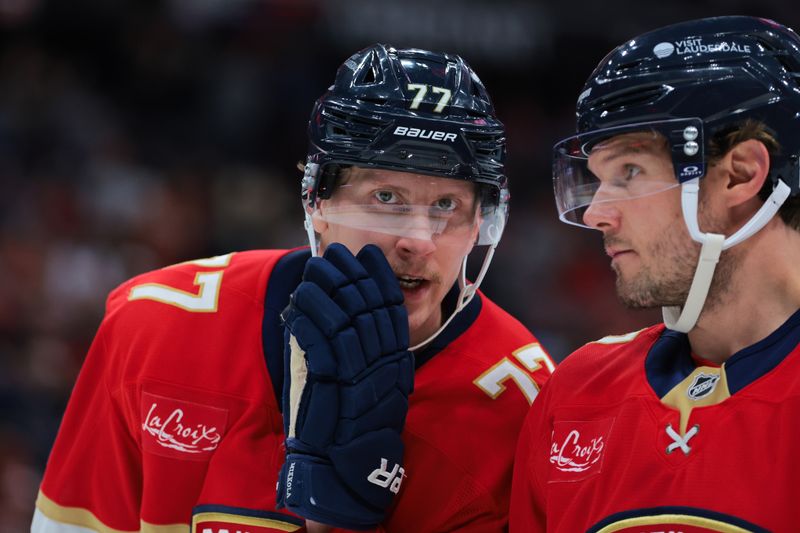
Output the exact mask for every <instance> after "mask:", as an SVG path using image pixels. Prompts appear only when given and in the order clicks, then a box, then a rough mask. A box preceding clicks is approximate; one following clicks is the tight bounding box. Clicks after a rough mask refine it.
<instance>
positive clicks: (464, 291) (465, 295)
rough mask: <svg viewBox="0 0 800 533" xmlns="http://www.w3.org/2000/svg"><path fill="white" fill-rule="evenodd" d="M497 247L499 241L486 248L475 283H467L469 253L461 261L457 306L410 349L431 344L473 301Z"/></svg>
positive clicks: (413, 349)
mask: <svg viewBox="0 0 800 533" xmlns="http://www.w3.org/2000/svg"><path fill="white" fill-rule="evenodd" d="M495 248H497V243H494V244H490V245H489V249H488V250H486V255H485V256H484V257H483V265H481V270H480V272H478V277H477V278H475V282H474V283H467V257H469V254H467V256H466V257H464V260H463V261H461V272H460V273H459V275H458V302H457V303H456V308H455V309H454V310H453V312H452V313H450V316H449V317H447V320H445V321H444V322H443V323H442V325H441V326H440V327H439V329H437V330H436V331H435V332H434V333H433V334H432V335H431V336H430V337H428V338H427V339H425V340H424V341H422V342H420V343H418V344H417V345H415V346H412V347H411V348H409V350H411V351H412V352H413V351H416V350H418V349H420V348H422V347H423V346H426V345H427V344H430V343H431V342H432V341H433V339H435V338H436V337H438V336H439V334H440V333H441V332H443V331H444V330H445V328H446V327H447V326H448V325H449V324H450V322H452V321H453V319H454V318H455V316H456V315H457V314H458V313H459V312H460V311H462V310H463V309H464V308H465V307H467V305H468V304H469V303H470V302H471V301H472V298H474V297H475V293H477V292H478V287H480V286H481V282H482V281H483V277H484V276H485V275H486V272H487V271H488V270H489V265H490V264H491V263H492V257H494V250H495Z"/></svg>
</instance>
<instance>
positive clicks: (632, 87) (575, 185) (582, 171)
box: [553, 16, 800, 332]
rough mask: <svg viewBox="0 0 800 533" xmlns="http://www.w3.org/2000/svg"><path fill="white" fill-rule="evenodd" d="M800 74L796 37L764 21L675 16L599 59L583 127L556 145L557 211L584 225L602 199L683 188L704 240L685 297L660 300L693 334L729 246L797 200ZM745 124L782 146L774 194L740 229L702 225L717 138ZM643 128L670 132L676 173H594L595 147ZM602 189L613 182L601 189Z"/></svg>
mask: <svg viewBox="0 0 800 533" xmlns="http://www.w3.org/2000/svg"><path fill="white" fill-rule="evenodd" d="M799 82H800V37H798V36H797V34H795V33H794V32H793V31H792V30H790V29H789V28H786V27H785V26H782V25H780V24H778V23H776V22H773V21H770V20H767V19H760V18H752V17H734V16H727V17H714V18H707V19H700V20H693V21H689V22H683V23H679V24H674V25H671V26H667V27H664V28H661V29H658V30H655V31H652V32H649V33H645V34H643V35H641V36H638V37H636V38H634V39H631V40H630V41H628V42H626V43H624V44H622V45H620V46H619V47H617V48H615V49H614V50H612V51H611V53H609V54H608V55H607V56H606V57H605V58H604V59H603V60H602V61H600V64H599V65H598V66H597V68H596V69H595V70H594V72H593V73H592V75H591V76H590V77H589V80H588V81H587V83H586V85H585V86H584V88H583V91H582V92H581V94H580V95H579V97H578V102H577V119H578V120H577V122H578V125H577V135H575V136H573V137H570V138H568V139H564V140H563V141H561V142H559V143H557V144H556V146H555V148H554V160H553V180H554V188H555V195H556V204H557V207H558V212H559V217H560V218H561V219H562V220H563V221H565V222H569V223H572V224H577V225H585V222H584V220H583V214H584V212H585V211H586V209H587V208H589V207H590V206H591V205H593V204H598V205H599V204H600V203H602V202H606V201H613V200H619V199H631V198H635V197H637V196H641V195H645V194H652V193H655V192H659V191H660V190H666V189H668V188H672V187H678V186H680V189H681V208H682V212H683V219H684V222H685V224H686V227H687V230H688V232H689V235H690V236H691V238H692V239H693V240H694V241H696V242H698V243H700V244H701V245H702V246H701V250H700V259H699V261H698V264H697V268H696V270H695V275H694V281H693V283H692V285H691V288H690V289H689V292H688V296H687V298H686V301H685V303H684V304H683V305H682V306H668V307H664V308H663V314H664V322H665V323H666V324H667V327H669V328H670V329H675V330H678V331H683V332H688V331H689V330H691V329H692V328H693V327H694V326H695V324H696V322H697V319H698V317H699V316H700V312H701V311H702V309H703V306H704V304H705V299H706V296H707V294H708V290H709V287H710V284H711V280H712V277H713V274H714V269H715V267H716V264H717V261H718V260H719V257H720V254H721V252H722V251H723V250H725V249H727V248H729V247H731V246H734V245H736V244H738V243H740V242H742V241H744V240H745V239H747V238H749V237H750V236H752V235H753V234H755V233H756V232H757V231H759V230H760V229H761V228H763V227H764V226H765V225H766V224H767V223H768V222H769V221H770V220H771V219H772V217H774V216H775V214H776V213H777V212H778V210H779V208H780V206H781V205H783V203H784V202H785V201H786V199H787V198H788V197H790V196H795V197H796V196H798V195H800V174H798V171H799V170H800V167H799V166H798V157H799V156H800V83H799ZM747 122H755V123H758V124H760V125H762V126H763V127H765V128H766V130H767V132H768V133H769V134H771V135H772V136H773V137H774V139H775V140H776V141H777V142H778V144H779V145H780V150H779V151H778V153H772V154H771V164H770V171H769V176H768V185H771V186H772V190H771V191H767V192H768V195H769V196H768V198H766V200H765V202H764V204H763V206H762V207H761V208H760V209H759V211H758V212H756V213H755V214H754V215H753V216H752V218H751V219H750V220H749V221H748V222H747V223H746V224H744V225H743V226H742V227H741V228H740V229H739V230H738V231H736V232H735V233H734V234H733V235H730V236H726V235H722V234H715V233H704V232H702V231H701V230H700V228H699V225H698V217H697V211H698V194H699V180H700V178H702V177H703V176H704V175H705V174H706V169H707V166H708V164H709V160H708V158H707V157H706V153H707V152H708V148H709V147H710V144H709V142H710V140H711V139H716V138H719V137H720V136H723V135H726V134H727V133H731V132H734V131H736V130H737V129H738V128H740V127H741V126H743V125H744V124H746V123H747ZM634 132H638V133H641V132H645V133H646V132H655V133H656V134H659V135H657V136H654V137H652V138H654V139H666V142H667V144H666V148H667V149H668V150H669V154H670V157H671V160H672V166H673V171H674V176H657V177H655V178H654V177H652V176H651V177H650V178H648V179H645V178H640V179H637V178H636V174H630V175H629V176H627V178H628V179H625V180H616V179H615V178H616V177H615V176H606V177H604V180H601V179H600V178H599V177H597V176H595V175H594V174H593V172H592V170H591V169H590V168H589V164H588V159H589V155H590V153H592V150H595V149H597V150H599V149H601V148H602V147H603V145H604V144H606V143H603V141H605V140H608V139H610V138H612V137H616V136H617V135H622V134H625V133H634ZM640 138H641V136H639V137H636V139H640ZM635 142H637V143H638V142H639V141H638V140H637V141H635ZM600 143H603V144H600ZM620 184H622V185H620ZM601 185H607V186H606V187H604V190H605V192H604V194H603V195H602V196H600V195H599V190H600V189H601ZM609 191H610V192H609ZM595 195H597V197H596V198H595Z"/></svg>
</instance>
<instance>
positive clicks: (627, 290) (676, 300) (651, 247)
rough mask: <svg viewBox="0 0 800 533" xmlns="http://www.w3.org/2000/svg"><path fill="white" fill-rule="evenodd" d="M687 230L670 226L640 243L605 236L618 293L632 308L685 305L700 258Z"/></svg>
mask: <svg viewBox="0 0 800 533" xmlns="http://www.w3.org/2000/svg"><path fill="white" fill-rule="evenodd" d="M683 233H684V232H680V231H670V230H667V231H665V232H662V233H661V234H660V235H659V236H658V237H657V238H654V239H652V240H650V241H649V242H647V243H645V244H642V245H638V244H633V243H632V242H631V241H629V240H626V239H623V238H620V237H618V236H606V237H605V239H604V240H605V248H606V253H607V254H608V255H609V256H610V257H611V268H612V269H613V270H614V272H615V274H616V276H617V281H616V288H617V296H618V297H619V299H620V300H621V301H622V303H623V304H624V305H626V306H628V307H631V308H652V307H659V306H666V305H683V304H684V302H685V301H686V297H687V296H688V293H689V287H690V286H691V283H692V277H693V275H694V266H695V265H696V262H697V251H696V250H695V249H694V247H693V246H692V245H691V244H690V243H689V242H687V241H686V239H685V238H684V237H688V235H687V236H684V235H683Z"/></svg>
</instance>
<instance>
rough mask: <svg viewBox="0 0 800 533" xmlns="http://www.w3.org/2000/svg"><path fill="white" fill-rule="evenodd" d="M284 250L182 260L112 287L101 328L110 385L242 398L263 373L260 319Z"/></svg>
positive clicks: (285, 251) (284, 252)
mask: <svg viewBox="0 0 800 533" xmlns="http://www.w3.org/2000/svg"><path fill="white" fill-rule="evenodd" d="M287 253H288V251H287V250H259V251H247V252H237V253H231V254H225V255H221V256H217V257H212V258H208V259H200V260H196V261H188V262H185V263H180V264H177V265H172V266H168V267H165V268H162V269H159V270H155V271H152V272H148V273H145V274H142V275H140V276H136V277H135V278H132V279H130V280H128V281H127V282H125V283H123V284H122V285H120V286H119V287H118V288H117V289H115V290H114V291H113V292H112V293H111V295H110V296H109V299H108V303H107V310H106V317H105V319H104V321H103V324H102V325H101V330H102V332H103V338H104V342H105V344H106V352H107V358H108V360H107V361H106V364H107V365H108V366H109V372H110V373H113V374H116V376H117V377H116V378H114V379H113V381H115V382H120V380H124V381H128V382H135V383H139V382H142V381H145V380H156V381H166V382H169V383H172V384H177V385H185V386H189V387H202V388H204V389H206V390H213V389H223V390H237V389H242V390H238V391H237V392H238V393H241V394H242V395H244V396H248V395H249V394H248V393H247V392H246V390H244V389H247V388H248V384H251V385H252V383H254V382H255V378H254V377H248V376H254V375H260V374H261V373H262V370H263V371H265V369H264V368H263V367H264V362H263V361H264V355H263V348H262V346H263V343H262V320H263V316H264V299H265V294H266V290H267V285H268V282H269V279H270V274H271V273H272V271H273V267H274V266H275V264H276V262H277V261H279V260H280V258H282V257H284V256H285V255H286V254H287ZM189 369H191V371H189ZM254 369H256V370H257V372H254V371H253V370H254ZM248 373H249V374H248ZM232 384H238V385H237V386H236V387H234V386H233V385H232Z"/></svg>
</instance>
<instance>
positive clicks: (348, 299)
mask: <svg viewBox="0 0 800 533" xmlns="http://www.w3.org/2000/svg"><path fill="white" fill-rule="evenodd" d="M333 301H334V302H335V303H336V304H337V305H338V306H339V307H341V308H342V310H343V311H344V312H345V313H347V315H348V316H350V317H353V316H355V315H360V314H361V313H364V312H366V311H367V309H368V307H367V302H365V301H364V297H363V296H362V295H361V293H360V292H359V290H358V288H357V287H356V286H355V285H346V286H344V287H341V288H340V289H339V290H337V291H336V292H335V293H334V294H333Z"/></svg>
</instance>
